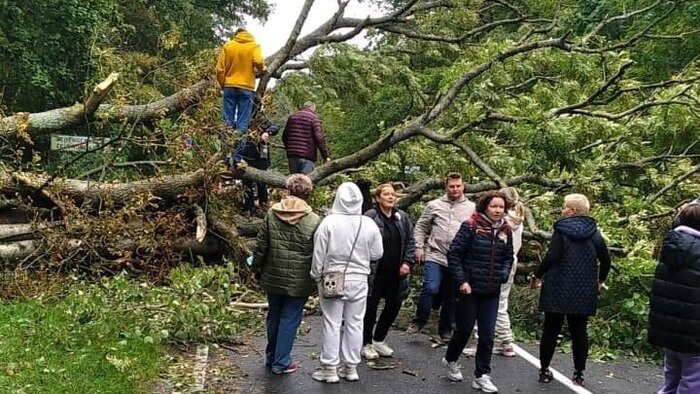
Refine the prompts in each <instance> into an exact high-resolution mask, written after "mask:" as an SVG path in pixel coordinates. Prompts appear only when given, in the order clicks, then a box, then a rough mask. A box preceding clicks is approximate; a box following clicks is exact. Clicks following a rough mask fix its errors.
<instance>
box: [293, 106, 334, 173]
mask: <svg viewBox="0 0 700 394" xmlns="http://www.w3.org/2000/svg"><path fill="white" fill-rule="evenodd" d="M282 142H284V148H285V149H286V150H287V157H300V158H302V159H307V160H311V161H316V149H318V150H320V151H321V156H323V159H324V160H325V159H327V158H328V157H330V155H331V154H330V152H329V151H328V147H327V146H326V139H325V137H324V135H323V127H322V126H321V121H320V120H319V119H318V115H316V113H315V112H314V111H312V110H311V109H309V108H302V109H300V110H299V111H297V112H295V113H293V114H292V115H290V116H289V119H287V124H286V125H285V126H284V132H283V133H282Z"/></svg>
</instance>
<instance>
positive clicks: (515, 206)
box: [501, 186, 525, 224]
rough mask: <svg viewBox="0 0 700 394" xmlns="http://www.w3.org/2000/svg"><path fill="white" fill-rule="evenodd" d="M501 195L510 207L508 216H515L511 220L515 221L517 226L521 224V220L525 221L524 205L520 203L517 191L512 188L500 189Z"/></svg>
mask: <svg viewBox="0 0 700 394" xmlns="http://www.w3.org/2000/svg"><path fill="white" fill-rule="evenodd" d="M501 194H503V195H504V196H505V197H506V200H508V205H510V209H511V210H510V211H509V212H508V214H509V215H510V214H511V213H513V214H514V215H515V217H514V218H513V219H515V220H516V221H517V222H518V224H520V223H522V221H523V219H525V205H524V204H523V202H522V201H520V194H518V191H517V190H516V189H515V188H514V187H512V186H508V187H504V188H502V189H501ZM511 216H512V215H511Z"/></svg>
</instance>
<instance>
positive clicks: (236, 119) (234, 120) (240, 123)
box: [223, 88, 255, 163]
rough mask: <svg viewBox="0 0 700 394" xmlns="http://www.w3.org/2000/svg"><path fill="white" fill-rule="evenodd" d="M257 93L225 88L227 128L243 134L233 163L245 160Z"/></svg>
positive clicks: (225, 119)
mask: <svg viewBox="0 0 700 394" xmlns="http://www.w3.org/2000/svg"><path fill="white" fill-rule="evenodd" d="M253 97H255V92H253V91H252V90H247V89H241V88H224V101H223V110H224V111H223V113H224V122H225V123H226V126H228V127H233V128H235V129H236V130H237V131H238V132H239V133H242V134H243V136H242V138H241V139H240V140H239V141H238V143H237V144H236V149H235V150H234V152H233V162H234V163H238V162H240V161H241V159H242V158H243V151H244V150H245V144H246V142H247V138H246V136H245V133H246V131H248V124H250V114H251V112H252V111H253Z"/></svg>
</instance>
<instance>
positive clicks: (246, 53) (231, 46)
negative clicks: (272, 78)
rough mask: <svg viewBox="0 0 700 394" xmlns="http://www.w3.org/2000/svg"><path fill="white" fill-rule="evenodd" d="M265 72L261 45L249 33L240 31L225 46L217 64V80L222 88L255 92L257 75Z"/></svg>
mask: <svg viewBox="0 0 700 394" xmlns="http://www.w3.org/2000/svg"><path fill="white" fill-rule="evenodd" d="M264 70H265V63H264V60H263V57H262V51H261V50H260V45H258V44H257V43H256V42H255V39H254V38H253V36H252V35H251V34H250V33H248V32H247V31H245V30H243V31H240V32H239V33H238V34H236V35H235V37H233V39H232V40H231V41H229V42H227V43H226V45H224V49H222V50H221V53H219V59H218V61H217V62H216V79H218V80H219V85H221V87H222V88H224V87H227V88H242V89H247V90H255V74H256V72H262V71H264Z"/></svg>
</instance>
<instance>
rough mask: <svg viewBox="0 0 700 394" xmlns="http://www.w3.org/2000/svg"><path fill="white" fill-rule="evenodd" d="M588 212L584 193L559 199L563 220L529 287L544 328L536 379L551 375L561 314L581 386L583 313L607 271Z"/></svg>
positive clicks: (591, 308) (592, 307) (593, 303)
mask: <svg viewBox="0 0 700 394" xmlns="http://www.w3.org/2000/svg"><path fill="white" fill-rule="evenodd" d="M589 211H590V203H589V202H588V198H586V196H584V195H582V194H569V195H567V196H565V197H564V206H563V207H562V209H561V216H562V218H561V219H559V220H558V221H557V222H556V223H554V233H553V234H552V240H551V243H550V245H549V250H548V251H547V255H546V256H545V258H544V260H543V261H542V263H541V264H540V265H539V267H538V268H537V271H536V272H535V275H534V278H533V287H536V288H539V287H541V288H542V291H541V294H540V311H541V312H544V329H543V332H542V338H541V339H540V363H541V365H540V377H539V381H540V382H542V383H549V382H551V381H552V379H553V375H552V372H551V371H550V370H549V363H550V362H551V361H552V357H553V356H554V349H555V347H556V344H557V336H558V335H559V332H560V331H561V328H562V325H563V324H564V318H565V317H566V319H567V321H568V323H569V333H570V335H571V342H572V350H573V356H574V376H573V378H572V381H573V382H574V384H576V385H579V386H583V371H584V370H585V369H586V359H587V358H588V331H587V326H588V317H589V316H591V315H595V313H596V308H597V304H598V292H599V291H600V289H602V288H604V287H605V280H606V279H607V277H608V273H609V272H610V255H609V254H608V249H607V247H606V246H605V240H603V236H602V235H601V234H600V231H599V230H598V226H597V225H596V222H595V219H593V218H592V217H590V216H588V213H589ZM597 260H599V261H600V268H598V264H597ZM542 278H544V284H542Z"/></svg>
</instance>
